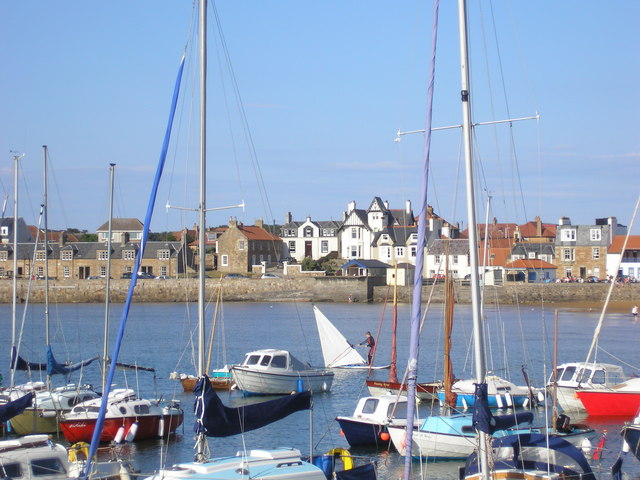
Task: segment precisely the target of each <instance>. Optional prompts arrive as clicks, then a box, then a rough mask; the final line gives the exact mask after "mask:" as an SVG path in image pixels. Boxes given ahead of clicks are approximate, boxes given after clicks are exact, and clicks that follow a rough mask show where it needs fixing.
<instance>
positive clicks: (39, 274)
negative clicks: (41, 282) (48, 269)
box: [38, 267, 44, 277]
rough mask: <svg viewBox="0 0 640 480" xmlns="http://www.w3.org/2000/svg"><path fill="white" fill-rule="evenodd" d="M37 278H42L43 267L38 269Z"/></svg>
mask: <svg viewBox="0 0 640 480" xmlns="http://www.w3.org/2000/svg"><path fill="white" fill-rule="evenodd" d="M38 276H39V277H44V267H38Z"/></svg>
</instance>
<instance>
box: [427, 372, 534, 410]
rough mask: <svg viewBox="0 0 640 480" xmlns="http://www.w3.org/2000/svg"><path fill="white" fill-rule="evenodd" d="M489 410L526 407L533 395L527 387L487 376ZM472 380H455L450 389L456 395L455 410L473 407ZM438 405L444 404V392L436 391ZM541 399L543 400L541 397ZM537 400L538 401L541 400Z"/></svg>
mask: <svg viewBox="0 0 640 480" xmlns="http://www.w3.org/2000/svg"><path fill="white" fill-rule="evenodd" d="M486 383H487V386H488V389H489V390H488V395H489V397H488V402H489V408H511V407H526V406H527V405H529V404H530V403H531V400H532V399H531V396H532V394H533V393H534V392H533V391H532V390H529V389H528V388H527V387H521V386H517V385H515V384H514V383H512V382H510V381H508V380H505V379H504V378H500V377H498V376H495V375H487V377H486ZM474 385H475V381H474V380H457V381H456V382H455V383H454V384H453V386H452V387H451V391H452V392H453V393H455V394H456V395H457V403H456V405H455V407H456V408H467V407H473V405H474V402H475V397H474V391H475V386H474ZM438 398H439V400H440V404H441V405H442V404H444V400H445V392H444V390H442V389H441V390H438ZM541 399H544V397H542V398H541ZM541 399H540V398H538V400H541Z"/></svg>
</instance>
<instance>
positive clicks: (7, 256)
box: [0, 250, 9, 262]
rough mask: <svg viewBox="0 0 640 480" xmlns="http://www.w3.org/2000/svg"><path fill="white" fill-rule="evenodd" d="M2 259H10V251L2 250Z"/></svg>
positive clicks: (0, 254) (0, 256)
mask: <svg viewBox="0 0 640 480" xmlns="http://www.w3.org/2000/svg"><path fill="white" fill-rule="evenodd" d="M0 260H1V261H3V262H5V261H7V260H9V252H7V251H6V250H2V251H0Z"/></svg>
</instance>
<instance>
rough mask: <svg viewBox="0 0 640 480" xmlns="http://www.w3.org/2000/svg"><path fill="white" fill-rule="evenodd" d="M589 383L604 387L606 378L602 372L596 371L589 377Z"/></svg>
mask: <svg viewBox="0 0 640 480" xmlns="http://www.w3.org/2000/svg"><path fill="white" fill-rule="evenodd" d="M591 383H593V384H596V385H604V384H605V383H606V376H605V374H604V370H596V371H595V372H593V375H592V376H591Z"/></svg>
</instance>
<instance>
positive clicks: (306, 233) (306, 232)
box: [304, 227, 313, 237]
mask: <svg viewBox="0 0 640 480" xmlns="http://www.w3.org/2000/svg"><path fill="white" fill-rule="evenodd" d="M304 236H305V237H313V228H311V227H304Z"/></svg>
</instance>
